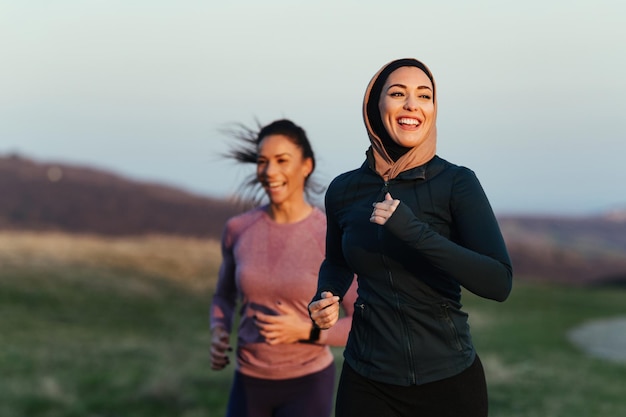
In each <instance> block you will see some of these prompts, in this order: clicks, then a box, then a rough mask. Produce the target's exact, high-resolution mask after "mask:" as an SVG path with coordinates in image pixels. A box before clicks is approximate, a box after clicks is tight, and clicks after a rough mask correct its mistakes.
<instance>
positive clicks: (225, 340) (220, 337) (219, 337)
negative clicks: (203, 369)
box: [211, 327, 233, 371]
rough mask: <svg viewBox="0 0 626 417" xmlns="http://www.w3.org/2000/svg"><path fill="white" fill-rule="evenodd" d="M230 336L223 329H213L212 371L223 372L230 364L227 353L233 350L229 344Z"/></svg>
mask: <svg viewBox="0 0 626 417" xmlns="http://www.w3.org/2000/svg"><path fill="white" fill-rule="evenodd" d="M229 340H230V335H229V334H228V332H227V331H226V330H224V329H223V328H221V327H216V328H215V329H213V332H212V334H211V369H214V370H216V371H219V370H222V369H224V368H225V367H226V365H228V364H229V363H230V358H229V357H228V354H227V352H232V350H233V348H232V347H231V346H230V343H229Z"/></svg>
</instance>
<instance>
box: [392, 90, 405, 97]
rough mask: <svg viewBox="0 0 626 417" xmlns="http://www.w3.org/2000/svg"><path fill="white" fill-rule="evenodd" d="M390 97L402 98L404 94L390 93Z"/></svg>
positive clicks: (399, 92)
mask: <svg viewBox="0 0 626 417" xmlns="http://www.w3.org/2000/svg"><path fill="white" fill-rule="evenodd" d="M389 96H390V97H404V93H403V92H402V91H391V92H389Z"/></svg>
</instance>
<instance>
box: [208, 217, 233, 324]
mask: <svg viewBox="0 0 626 417" xmlns="http://www.w3.org/2000/svg"><path fill="white" fill-rule="evenodd" d="M221 247H222V263H221V265H220V269H219V273H218V278H217V286H216V288H215V293H214V295H213V299H212V302H211V309H210V325H211V330H213V329H214V328H216V327H222V328H224V329H225V330H226V331H228V332H229V333H230V332H231V329H232V325H233V319H234V316H235V314H234V313H235V307H236V303H237V285H236V282H235V259H234V255H233V237H232V231H231V229H230V227H229V224H228V223H227V225H226V227H225V229H224V232H223V234H222V243H221Z"/></svg>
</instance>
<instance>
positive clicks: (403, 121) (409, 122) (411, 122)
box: [398, 117, 420, 127]
mask: <svg viewBox="0 0 626 417" xmlns="http://www.w3.org/2000/svg"><path fill="white" fill-rule="evenodd" d="M398 124H400V125H401V126H414V127H417V126H419V125H420V121H419V120H417V119H413V118H410V117H400V118H399V119H398Z"/></svg>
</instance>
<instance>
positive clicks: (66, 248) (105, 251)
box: [0, 231, 221, 289]
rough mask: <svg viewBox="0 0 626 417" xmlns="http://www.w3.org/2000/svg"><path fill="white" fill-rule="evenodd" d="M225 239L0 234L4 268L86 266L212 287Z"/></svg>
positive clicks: (21, 232)
mask: <svg viewBox="0 0 626 417" xmlns="http://www.w3.org/2000/svg"><path fill="white" fill-rule="evenodd" d="M220 262H221V255H220V248H219V242H217V241H215V240H208V239H198V238H190V237H176V236H164V235H150V236H136V237H115V238H113V237H101V236H96V235H75V234H67V233H56V232H46V233H42V232H26V231H20V232H15V231H2V232H0V266H11V267H24V266H28V267H34V268H47V267H56V266H85V267H90V268H102V269H114V270H133V271H137V272H141V273H145V274H148V275H156V276H161V277H165V278H168V279H171V280H174V281H175V282H177V283H180V284H184V285H186V286H189V287H191V288H193V289H206V288H212V287H213V286H214V285H215V279H216V276H215V271H216V270H217V268H218V267H219V263H220Z"/></svg>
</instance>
